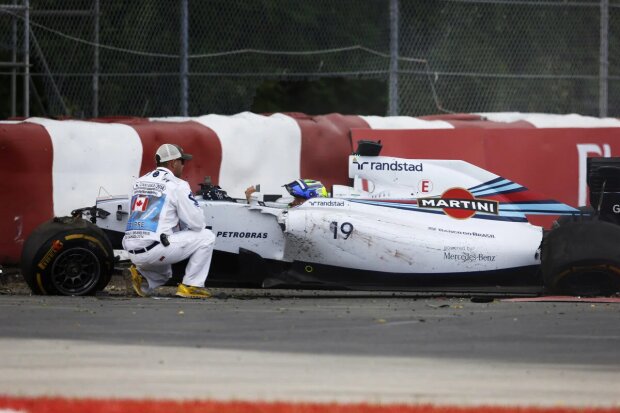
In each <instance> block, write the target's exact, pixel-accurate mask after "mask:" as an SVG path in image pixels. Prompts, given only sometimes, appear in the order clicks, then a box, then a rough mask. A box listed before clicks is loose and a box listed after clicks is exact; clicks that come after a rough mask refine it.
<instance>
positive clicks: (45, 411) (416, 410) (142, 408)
mask: <svg viewBox="0 0 620 413" xmlns="http://www.w3.org/2000/svg"><path fill="white" fill-rule="evenodd" d="M2 410H4V411H5V412H3V413H9V412H10V413H13V411H15V412H20V413H86V412H88V413H176V412H181V413H620V407H612V408H575V407H550V408H545V407H493V406H480V407H454V406H453V407H450V406H434V405H430V404H424V405H404V404H386V405H377V404H374V405H373V404H340V403H326V404H323V403H287V402H275V403H267V402H235V401H231V402H219V401H200V400H193V401H172V400H103V399H68V398H56V397H54V398H51V397H49V398H48V397H37V398H22V397H0V411H2Z"/></svg>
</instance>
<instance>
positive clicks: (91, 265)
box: [21, 217, 114, 295]
mask: <svg viewBox="0 0 620 413" xmlns="http://www.w3.org/2000/svg"><path fill="white" fill-rule="evenodd" d="M113 269H114V254H113V251H112V245H111V244H110V241H109V240H108V238H107V237H106V235H105V233H104V232H103V231H102V230H101V229H100V228H98V227H96V226H95V225H93V224H91V223H90V222H88V221H85V220H83V219H82V218H70V217H63V218H54V219H52V220H50V221H47V222H45V223H43V224H42V225H40V226H39V227H38V228H37V229H35V230H34V231H33V232H32V234H30V236H29V237H28V239H27V240H26V242H25V244H24V249H23V251H22V256H21V270H22V276H23V277H24V280H25V281H26V283H27V284H28V286H29V287H30V289H31V290H32V292H33V293H34V294H43V295H47V294H49V295H90V294H94V293H95V292H97V291H99V290H102V289H103V288H105V286H106V285H107V284H108V283H109V282H110V278H111V277H112V271H113Z"/></svg>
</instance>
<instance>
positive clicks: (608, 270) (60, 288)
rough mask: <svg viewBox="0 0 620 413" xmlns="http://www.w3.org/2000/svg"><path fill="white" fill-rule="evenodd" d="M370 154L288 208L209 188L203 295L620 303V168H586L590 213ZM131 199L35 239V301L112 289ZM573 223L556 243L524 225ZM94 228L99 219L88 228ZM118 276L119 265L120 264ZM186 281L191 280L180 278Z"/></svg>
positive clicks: (500, 181)
mask: <svg viewBox="0 0 620 413" xmlns="http://www.w3.org/2000/svg"><path fill="white" fill-rule="evenodd" d="M380 150H381V145H380V143H379V142H372V141H362V142H360V145H359V147H358V150H357V151H356V152H355V153H354V154H353V155H351V156H350V157H349V177H350V178H352V180H353V186H352V187H349V186H342V185H334V187H333V194H332V196H331V197H327V198H326V197H318V198H312V199H309V200H307V201H306V202H304V203H303V204H301V205H299V206H294V207H289V201H290V199H287V198H285V197H281V195H267V194H261V193H260V192H257V193H254V194H252V196H251V199H250V200H249V202H246V201H245V200H237V199H231V198H229V197H228V196H226V194H225V193H224V192H223V191H219V190H218V189H217V187H213V186H212V185H208V184H201V190H200V191H199V192H198V195H197V197H196V198H197V200H198V202H199V204H200V206H201V208H202V210H203V211H204V216H205V218H206V222H207V226H208V228H210V229H211V230H212V231H213V233H214V234H215V235H216V243H215V251H214V257H213V262H212V266H211V269H210V272H209V276H208V278H207V286H231V287H252V288H256V287H261V288H272V287H286V288H313V289H353V290H392V291H438V292H462V293H478V292H491V293H493V292H510V291H513V292H515V291H516V292H523V291H527V292H530V293H532V292H533V293H535V294H540V293H544V292H546V293H554V294H571V295H610V294H614V293H616V292H618V291H620V251H618V243H617V240H618V239H620V227H619V226H618V223H619V220H618V217H620V210H619V209H620V206H619V205H618V204H620V167H619V166H620V158H604V159H603V158H600V159H595V158H590V159H589V160H588V183H589V185H590V199H591V200H592V207H590V208H589V209H587V210H583V209H576V208H573V207H571V206H569V205H566V204H563V203H560V202H558V201H554V200H551V199H549V198H546V197H542V196H539V195H537V194H535V193H533V192H532V191H530V190H528V189H527V188H525V187H523V186H521V185H519V184H517V183H515V182H512V181H510V180H508V179H505V178H503V177H500V176H497V175H495V174H493V173H491V172H489V171H486V170H484V169H482V168H479V167H477V166H475V165H472V164H470V163H467V162H464V161H460V160H430V159H403V158H395V157H386V156H380ZM129 208H130V199H129V198H128V197H127V196H123V197H105V198H99V199H97V201H96V205H95V206H93V207H86V208H80V209H76V210H75V211H73V216H72V217H62V218H54V219H53V220H50V221H48V222H46V223H44V224H42V225H41V226H40V227H38V228H37V229H36V230H35V231H34V232H33V233H32V234H31V236H30V237H29V238H28V240H27V241H26V243H25V245H24V249H23V253H22V260H21V265H22V274H23V276H24V278H25V280H26V282H27V283H28V285H29V286H30V288H31V289H32V291H33V293H35V294H60V295H86V294H93V293H95V292H96V291H98V290H101V289H103V288H104V287H105V286H106V285H107V284H108V282H109V281H110V278H111V275H112V272H113V270H114V267H115V265H117V264H118V257H116V259H115V256H114V249H118V250H120V249H121V248H122V247H121V239H122V237H123V235H124V232H125V227H126V224H127V218H128V214H129V213H130V211H129ZM540 214H543V215H564V217H562V218H561V219H559V220H558V221H557V222H556V224H555V225H554V228H553V229H552V230H551V231H547V230H545V229H544V228H542V227H539V226H534V225H532V224H530V223H529V222H528V220H527V217H526V216H527V215H540ZM83 217H87V218H90V219H88V220H87V219H84V218H83ZM117 266H118V265H117ZM176 270H177V272H180V273H182V271H183V268H182V265H181V268H176Z"/></svg>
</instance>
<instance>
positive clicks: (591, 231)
mask: <svg viewBox="0 0 620 413" xmlns="http://www.w3.org/2000/svg"><path fill="white" fill-rule="evenodd" d="M541 261H542V264H541V270H542V274H543V280H544V283H545V289H546V290H547V292H549V293H553V294H562V295H578V296H609V295H613V294H615V293H617V292H620V226H617V225H614V224H610V223H609V222H604V221H581V222H579V221H576V222H567V223H564V224H563V225H560V226H558V227H557V228H555V229H553V230H552V231H550V232H549V233H548V234H546V236H545V238H544V239H543V243H542V248H541Z"/></svg>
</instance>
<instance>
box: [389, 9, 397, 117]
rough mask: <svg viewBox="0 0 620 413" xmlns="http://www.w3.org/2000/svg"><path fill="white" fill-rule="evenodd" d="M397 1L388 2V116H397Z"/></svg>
mask: <svg viewBox="0 0 620 413" xmlns="http://www.w3.org/2000/svg"><path fill="white" fill-rule="evenodd" d="M398 112H399V110H398V0H390V78H389V90H388V115H389V116H397V115H398Z"/></svg>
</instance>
